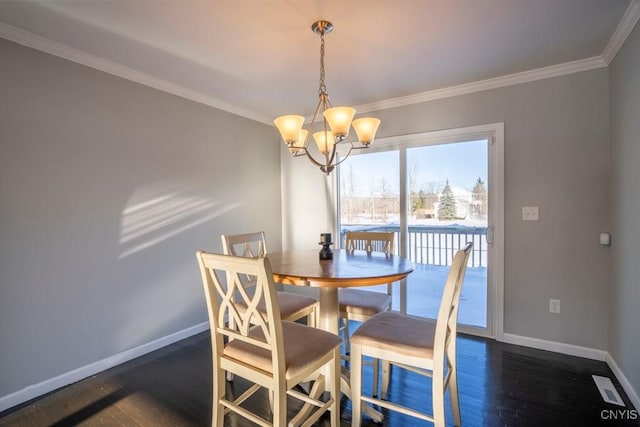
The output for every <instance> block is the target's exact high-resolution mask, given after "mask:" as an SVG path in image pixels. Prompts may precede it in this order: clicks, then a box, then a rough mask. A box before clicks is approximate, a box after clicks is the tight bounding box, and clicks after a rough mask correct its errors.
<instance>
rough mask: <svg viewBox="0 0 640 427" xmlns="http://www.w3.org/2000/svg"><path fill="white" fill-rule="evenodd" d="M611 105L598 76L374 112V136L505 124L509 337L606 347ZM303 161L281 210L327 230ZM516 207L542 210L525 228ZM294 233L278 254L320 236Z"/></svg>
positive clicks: (314, 178) (286, 163) (292, 162)
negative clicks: (555, 307)
mask: <svg viewBox="0 0 640 427" xmlns="http://www.w3.org/2000/svg"><path fill="white" fill-rule="evenodd" d="M608 102H609V100H608V71H607V70H606V69H600V70H594V71H588V72H582V73H578V74H572V75H568V76H564V77H558V78H553V79H547V80H541V81H537V82H531V83H527V84H521V85H517V86H510V87H505V88H501V89H495V90H490V91H485V92H480V93H476V94H470V95H464V96H458V97H454V98H448V99H443V100H437V101H431V102H425V103H422V104H416V105H411V106H406V107H401V108H394V109H389V110H383V111H378V112H373V113H371V114H372V115H374V116H375V117H379V118H380V119H381V120H382V124H381V126H380V130H379V137H386V136H395V135H403V134H413V133H420V132H427V131H433V130H441V129H450V128H457V127H464V126H472V125H480V124H487V123H495V122H504V123H505V164H506V167H505V302H504V307H505V313H504V314H505V318H504V331H505V332H507V333H512V334H517V335H522V336H525V337H533V338H538V339H543V340H550V341H557V342H562V343H567V344H573V345H579V346H585V347H589V348H596V349H603V350H604V349H606V347H607V321H608V317H607V315H608V311H607V300H608V296H607V294H608V289H609V274H610V270H609V269H610V256H611V254H610V248H607V247H603V246H600V245H599V240H598V236H599V233H600V232H601V231H607V230H609V227H610V223H609V220H610V218H609V197H608V195H609V193H608V191H609V173H610V168H609V160H608V155H609V135H608V132H609V120H608V117H609V107H608ZM285 156H286V153H285V152H284V150H283V157H285ZM301 161H302V162H304V161H303V160H299V159H284V158H283V161H282V165H283V181H285V182H287V189H286V191H284V192H283V196H282V197H283V201H284V203H285V206H284V207H283V212H284V213H285V215H291V216H292V217H294V216H295V217H299V218H300V217H304V218H308V219H310V224H314V225H315V224H320V225H324V224H325V223H330V219H329V218H327V215H331V213H327V212H326V210H324V209H320V208H319V207H320V206H322V204H321V203H320V201H319V198H320V197H322V196H323V195H325V194H327V193H326V191H325V190H324V184H325V182H324V180H323V178H322V174H320V173H319V172H318V171H317V170H314V169H313V168H312V167H311V165H307V163H309V162H304V164H298V163H296V162H301ZM303 169H304V171H303ZM309 193H312V194H315V195H316V202H315V203H314V204H309V203H308V199H309ZM523 206H539V207H540V221H539V222H522V220H521V212H522V211H521V209H522V207H523ZM294 227H299V226H298V225H295V224H293V223H286V222H285V223H284V224H283V233H284V235H285V236H287V232H290V234H289V236H295V238H296V239H297V240H295V239H294V240H293V241H291V240H292V239H287V238H285V239H284V244H285V246H287V245H290V246H291V247H293V248H295V247H300V246H302V245H303V243H304V244H306V247H309V246H308V245H309V242H313V240H312V239H313V238H317V236H316V235H315V234H312V233H316V232H317V231H318V230H317V229H314V230H311V231H307V232H306V234H305V232H304V231H302V230H296V229H295V228H294ZM299 231H301V232H300V233H299ZM303 241H304V242H303ZM550 298H560V299H561V300H562V313H561V314H559V315H554V314H551V313H549V299H550Z"/></svg>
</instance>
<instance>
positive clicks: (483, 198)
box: [471, 178, 487, 219]
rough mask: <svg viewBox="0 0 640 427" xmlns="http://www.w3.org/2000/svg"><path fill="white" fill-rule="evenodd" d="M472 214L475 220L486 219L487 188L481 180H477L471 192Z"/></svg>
mask: <svg viewBox="0 0 640 427" xmlns="http://www.w3.org/2000/svg"><path fill="white" fill-rule="evenodd" d="M471 197H472V202H473V212H474V214H475V216H476V217H477V218H480V219H485V218H486V217H487V187H486V186H485V184H484V181H482V179H480V178H478V180H477V181H476V184H475V185H474V186H473V190H472V192H471Z"/></svg>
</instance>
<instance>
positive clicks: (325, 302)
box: [267, 249, 413, 334]
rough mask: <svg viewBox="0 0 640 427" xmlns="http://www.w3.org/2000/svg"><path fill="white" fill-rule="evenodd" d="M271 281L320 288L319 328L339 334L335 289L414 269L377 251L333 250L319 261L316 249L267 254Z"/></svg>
mask: <svg viewBox="0 0 640 427" xmlns="http://www.w3.org/2000/svg"><path fill="white" fill-rule="evenodd" d="M267 258H268V259H269V262H270V264H271V270H272V272H273V278H274V281H275V282H277V283H282V284H284V285H295V286H308V287H315V288H319V291H320V316H319V317H320V325H318V326H319V327H320V328H322V329H324V330H326V331H329V332H333V333H335V334H338V319H339V317H340V311H339V307H338V289H339V288H352V287H361V286H373V285H381V284H387V283H392V282H395V281H398V280H401V279H404V278H405V277H407V276H408V275H409V273H411V272H412V271H413V264H412V263H411V261H409V260H408V259H407V258H405V257H401V256H398V255H385V254H383V253H378V252H365V251H346V250H344V249H338V250H334V252H333V259H329V260H321V259H320V257H319V253H318V251H317V250H306V251H290V252H272V253H269V254H267Z"/></svg>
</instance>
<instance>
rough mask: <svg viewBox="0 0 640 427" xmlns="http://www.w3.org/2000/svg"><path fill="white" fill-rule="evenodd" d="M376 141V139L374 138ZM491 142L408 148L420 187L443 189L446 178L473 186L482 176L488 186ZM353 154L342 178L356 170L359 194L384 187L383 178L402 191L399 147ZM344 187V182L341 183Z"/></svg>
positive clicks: (392, 188) (395, 191)
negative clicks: (488, 144) (488, 143)
mask: <svg viewBox="0 0 640 427" xmlns="http://www.w3.org/2000/svg"><path fill="white" fill-rule="evenodd" d="M374 143H375V142H374ZM487 151H488V146H487V141H486V140H481V141H469V142H457V143H450V144H439V145H429V146H424V147H416V148H409V149H407V160H408V165H409V168H412V165H415V166H413V167H414V168H415V169H414V170H415V171H416V172H415V180H416V187H417V190H419V189H421V188H424V189H426V188H427V187H428V185H429V184H430V183H432V184H435V185H436V186H437V187H436V189H437V190H438V191H440V190H441V189H442V186H443V185H444V182H445V181H446V180H447V179H448V180H449V184H450V185H451V186H455V187H462V188H465V189H468V190H471V189H472V188H473V186H474V184H475V183H476V181H477V179H478V178H481V179H482V180H483V181H484V183H485V186H487V187H488V179H487V168H488V152H487ZM362 153H363V154H360V153H358V155H351V156H350V157H349V158H347V160H345V161H344V163H343V164H342V165H341V166H340V167H341V178H342V179H343V180H344V181H345V184H346V183H347V182H348V180H349V178H348V176H349V173H353V176H354V182H355V183H356V189H355V193H356V195H358V196H371V193H372V189H373V191H376V190H380V187H381V185H382V184H381V183H382V180H383V179H384V182H385V183H386V186H387V190H388V191H389V192H391V193H393V194H398V193H399V166H398V151H386V152H380V153H366V150H363V151H362ZM341 188H342V186H341Z"/></svg>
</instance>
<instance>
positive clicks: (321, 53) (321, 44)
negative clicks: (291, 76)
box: [318, 30, 327, 96]
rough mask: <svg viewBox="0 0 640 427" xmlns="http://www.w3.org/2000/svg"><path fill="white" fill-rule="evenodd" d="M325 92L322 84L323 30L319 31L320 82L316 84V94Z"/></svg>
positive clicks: (325, 89)
mask: <svg viewBox="0 0 640 427" xmlns="http://www.w3.org/2000/svg"><path fill="white" fill-rule="evenodd" d="M326 93H327V87H326V86H325V84H324V30H322V31H321V32H320V84H319V86H318V95H319V96H320V95H323V94H326Z"/></svg>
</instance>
